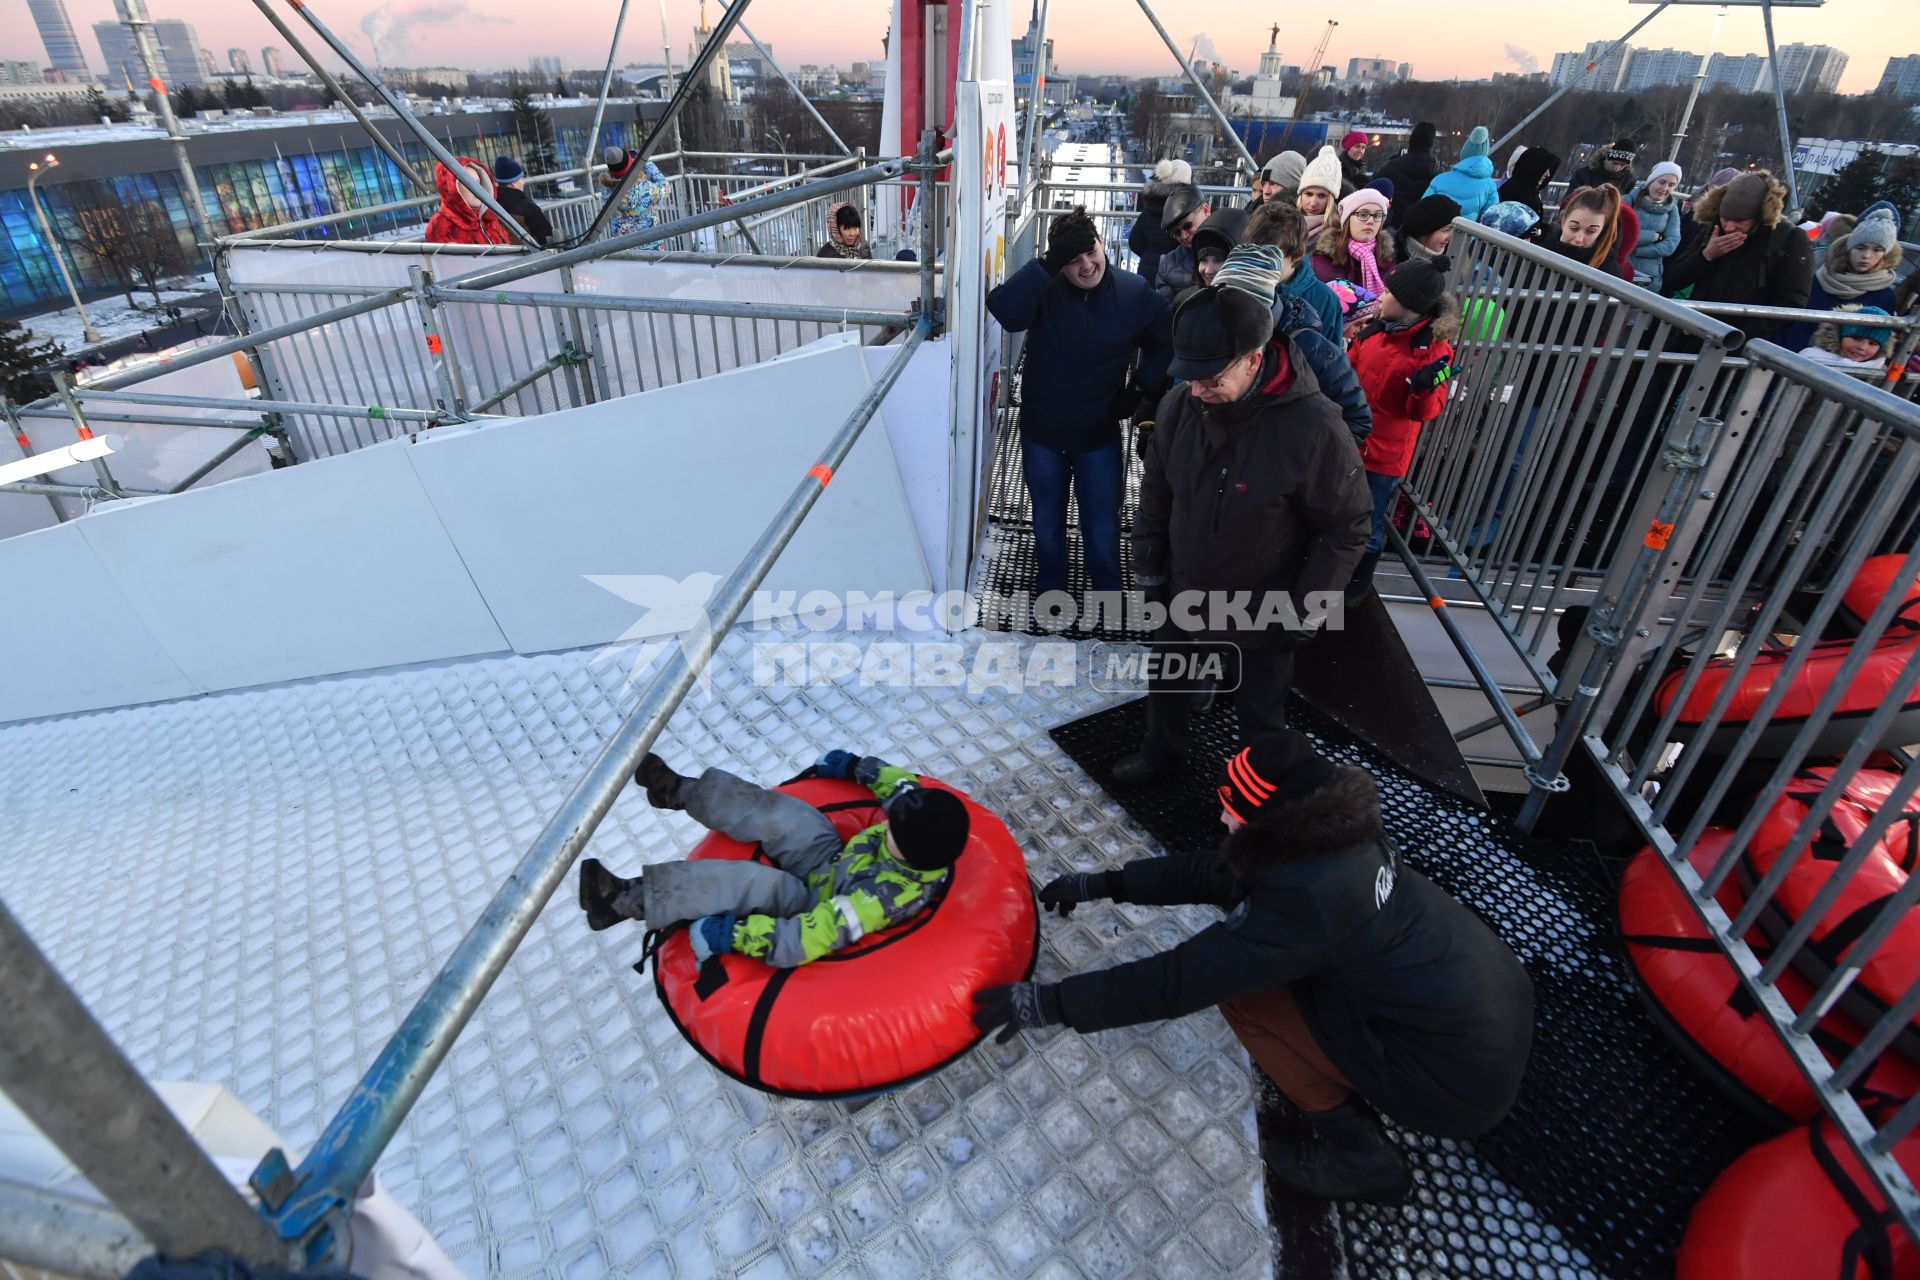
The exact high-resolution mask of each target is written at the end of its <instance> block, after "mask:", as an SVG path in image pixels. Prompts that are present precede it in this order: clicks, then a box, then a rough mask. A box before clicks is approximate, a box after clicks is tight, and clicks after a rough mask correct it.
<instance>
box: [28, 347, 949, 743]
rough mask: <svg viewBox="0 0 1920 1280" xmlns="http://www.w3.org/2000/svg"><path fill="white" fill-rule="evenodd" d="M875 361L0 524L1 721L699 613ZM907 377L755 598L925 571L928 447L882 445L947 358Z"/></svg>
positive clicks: (934, 409)
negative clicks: (50, 520)
mask: <svg viewBox="0 0 1920 1280" xmlns="http://www.w3.org/2000/svg"><path fill="white" fill-rule="evenodd" d="M876 354H879V353H873V352H868V351H866V350H863V349H862V348H860V347H859V346H858V345H857V344H856V343H855V342H854V340H853V339H851V338H850V337H849V338H839V339H835V340H831V341H829V342H826V343H822V344H820V345H819V346H818V347H817V348H816V349H814V350H810V351H806V352H796V353H794V354H793V355H791V356H789V357H786V358H783V359H781V360H778V361H773V362H770V363H768V364H765V365H759V366H755V367H752V368H747V369H740V370H735V371H733V372H731V373H728V374H724V375H721V376H719V377H713V378H706V379H702V380H700V381H699V382H694V383H688V384H684V385H681V386H676V387H670V388H665V389H663V390H660V391H655V392H649V393H647V394H646V395H642V396H634V397H629V398H627V399H625V400H621V401H610V402H607V403H604V404H600V405H592V406H588V407H586V408H583V409H578V410H570V411H568V412H566V413H559V414H550V415H547V416H545V417H541V418H533V419H526V420H521V421H514V422H499V423H482V424H474V425H472V426H463V427H457V428H449V429H446V430H445V431H443V432H437V433H434V434H433V435H431V436H428V437H423V438H422V439H421V440H420V441H419V442H418V443H416V442H413V441H409V440H396V441H391V442H389V443H386V444H383V445H378V446H374V447H372V448H368V449H363V450H360V451H358V452H356V453H354V454H351V455H349V456H346V457H338V458H328V459H323V460H321V461H319V462H314V463H309V464H306V465H303V466H299V467H294V468H291V469H287V470H283V471H276V472H272V473H270V474H267V475H261V476H249V477H244V478H242V479H239V480H236V481H234V482H232V483H230V484H224V485H220V486H218V487H216V488H213V489H207V490H200V489H194V490H190V491H188V492H186V493H183V494H180V495H178V496H175V497H168V498H151V499H143V500H136V501H132V502H122V503H112V504H108V505H107V506H105V507H102V508H101V509H99V510H96V511H95V512H94V513H93V514H91V515H89V516H86V517H84V518H82V519H79V520H75V521H73V522H71V523H68V524H64V525H60V526H58V527H55V528H50V529H40V530H36V531H33V532H30V533H24V534H22V535H20V536H19V537H16V538H12V539H8V540H6V541H4V542H0V584H3V585H0V590H4V592H5V593H6V596H5V598H4V602H3V603H0V648H4V650H5V651H6V652H7V653H8V654H9V655H11V657H12V658H13V659H14V662H15V669H16V670H17V671H18V672H19V673H20V674H21V676H22V678H19V679H15V680H11V681H4V682H0V720H15V719H24V718H28V717H32V716H41V715H52V714H57V713H61V712H69V711H82V710H90V709H94V708H101V707H113V706H123V705H129V704H133V703H141V702H154V701H160V700H164V699H168V698H177V697H181V696H185V695H189V694H193V693H199V692H208V691H212V690H219V689H232V688H240V687H244V686H247V685H253V684H261V683H266V682H270V681H278V680H293V679H300V678H304V677H309V676H317V675H326V674H333V673H339V672H346V671H356V670H366V669H370V668H376V667H383V666H393V665H398V664H402V663H410V662H426V661H433V660H439V659H447V658H457V657H465V656H471V655H477V654H483V653H497V652H501V651H503V650H507V649H510V648H511V649H515V650H518V651H520V652H535V651H539V650H545V649H554V648H566V647H572V646H578V645H593V644H604V643H608V642H610V641H616V640H620V639H623V638H640V637H646V636H659V635H664V634H669V633H672V632H677V631H680V630H682V629H684V628H686V627H688V626H691V625H695V624H696V623H698V622H699V621H700V620H701V619H702V617H703V616H704V614H703V606H704V604H705V600H706V594H707V593H706V590H705V589H706V588H710V587H711V586H712V585H713V583H714V582H715V581H717V580H718V578H719V576H720V575H722V574H724V573H726V572H728V571H730V570H731V569H732V568H733V566H734V564H735V563H736V562H737V561H738V560H739V559H740V558H741V557H742V556H744V554H745V553H746V551H747V549H748V547H749V546H750V545H751V543H752V541H753V540H754V538H756V537H757V536H758V534H759V532H760V530H761V529H762V528H763V527H764V526H765V524H766V522H767V520H768V519H769V518H770V517H771V515H772V513H773V512H774V510H775V509H776V507H777V505H778V504H779V503H781V502H782V501H784V500H785V499H786V498H787V497H788V496H789V495H790V494H791V493H792V492H793V491H794V489H795V487H796V486H797V485H799V484H800V483H801V482H802V480H803V479H804V477H806V475H807V474H808V469H809V468H810V467H811V466H812V465H813V463H814V461H815V459H816V458H817V457H818V456H819V454H820V451H821V449H822V448H823V447H824V445H825V444H826V442H827V441H828V440H829V439H830V438H831V437H832V436H833V434H834V433H835V432H836V431H837V430H838V429H839V428H840V426H841V425H842V424H843V423H844V422H845V420H846V418H847V415H848V414H849V413H850V412H851V411H852V409H853V408H854V406H855V405H856V404H857V403H858V402H859V401H860V399H861V398H862V396H864V395H865V394H866V392H867V391H868V390H869V389H870V388H871V386H872V385H873V375H872V373H871V371H870V369H869V365H868V359H869V357H870V356H871V355H876ZM916 370H917V365H916V366H915V367H910V369H909V371H908V373H909V377H907V378H904V379H903V380H902V382H901V383H900V384H899V385H897V386H896V387H895V388H894V391H893V393H892V395H891V396H889V398H888V400H887V402H886V405H885V406H884V407H883V409H882V414H883V415H884V420H885V425H884V426H883V425H882V424H881V423H878V422H876V423H874V424H872V425H871V426H870V427H869V428H868V430H867V431H866V432H865V433H864V434H863V435H862V437H861V439H860V441H859V443H858V444H857V445H856V446H855V448H854V450H853V452H852V454H851V455H850V456H849V457H848V458H847V459H846V461H845V463H844V465H843V466H842V467H841V468H840V470H839V472H838V473H837V474H835V475H834V476H833V477H832V478H831V481H830V483H829V485H828V488H827V491H826V493H825V494H824V495H823V496H822V498H821V499H820V501H819V503H818V505H817V506H816V508H815V510H814V512H813V514H812V516H811V518H810V519H809V520H808V521H807V522H806V523H805V524H804V525H803V526H802V527H801V529H800V531H799V533H798V534H797V535H796V536H795V538H794V540H793V541H792V542H791V543H790V544H789V545H788V547H787V549H786V551H785V553H784V554H783V555H782V556H781V557H780V559H779V561H778V562H777V563H776V565H775V566H774V569H773V572H772V574H771V575H770V576H769V577H768V579H767V582H766V590H767V592H768V593H769V596H768V597H767V598H768V599H773V600H784V601H785V603H784V604H782V605H778V606H777V607H775V608H772V609H769V610H767V611H765V612H766V613H768V614H772V613H779V612H795V611H798V610H801V609H804V608H805V607H806V606H804V605H802V604H801V603H800V602H801V601H802V600H803V599H804V598H805V597H806V596H807V594H808V593H810V592H826V593H831V596H832V597H833V598H837V599H842V600H844V599H845V598H846V597H849V596H851V595H852V594H853V593H855V592H860V593H863V594H866V595H869V596H872V595H875V594H878V593H893V594H895V595H903V594H905V593H908V592H915V591H924V590H926V589H927V588H928V587H929V586H930V585H931V580H930V575H929V573H928V570H927V563H926V557H925V556H924V555H923V554H922V551H921V545H920V534H919V532H918V525H917V522H916V514H917V513H916V511H915V510H914V509H913V508H912V507H910V506H909V503H908V500H907V488H906V486H907V484H918V483H919V482H920V479H921V478H922V469H923V468H925V467H928V466H931V465H932V463H931V462H928V461H925V460H924V459H920V460H916V458H909V460H908V463H907V466H906V468H905V469H904V470H903V468H902V466H901V465H900V463H898V462H897V461H896V458H895V454H894V450H893V447H892V444H891V440H890V438H891V437H893V436H895V435H896V434H898V435H899V437H900V438H902V439H917V438H918V436H919V434H920V433H923V432H927V431H929V430H930V428H929V427H928V425H927V424H936V426H937V424H939V423H940V422H941V421H942V420H943V418H944V379H943V377H942V375H943V374H944V362H943V360H941V359H935V360H933V361H932V362H931V363H930V364H929V365H928V366H927V367H926V370H925V371H924V372H916ZM909 400H911V401H912V403H909ZM935 434H937V435H941V436H943V435H944V432H943V431H936V432H935ZM921 452H922V453H923V454H924V453H925V450H922V451H921ZM931 456H933V457H936V458H937V454H934V455H931ZM903 475H906V476H908V477H910V478H909V479H908V480H907V481H905V482H903ZM941 505H942V506H943V505H944V504H943V503H942V504H941Z"/></svg>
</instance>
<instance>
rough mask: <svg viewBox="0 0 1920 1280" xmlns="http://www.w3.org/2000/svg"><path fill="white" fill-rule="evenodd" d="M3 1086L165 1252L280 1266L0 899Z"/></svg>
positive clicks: (282, 1257)
mask: <svg viewBox="0 0 1920 1280" xmlns="http://www.w3.org/2000/svg"><path fill="white" fill-rule="evenodd" d="M0 1027H5V1028H6V1034H5V1035H0V1092H4V1093H5V1094H6V1095H7V1096H8V1097H9V1098H11V1099H13V1101H14V1102H15V1104H17V1105H18V1106H19V1107H20V1109H21V1110H22V1111H23V1112H25V1113H26V1115H27V1118H28V1119H30V1120H32V1121H33V1123H34V1124H35V1125H36V1126H37V1127H38V1128H39V1129H40V1131H41V1132H42V1133H44V1134H46V1135H47V1137H48V1138H49V1139H50V1140H51V1141H52V1142H53V1144H54V1145H55V1146H56V1147H58V1148H60V1151H61V1153H62V1154H64V1155H65V1156H66V1157H67V1159H69V1160H71V1161H73V1164H74V1167H75V1168H76V1169H78V1170H79V1171H80V1173H81V1174H82V1175H83V1176H84V1177H85V1178H86V1179H87V1181H89V1182H91V1183H92V1184H93V1185H94V1187H95V1188H97V1189H98V1190H99V1192H100V1194H102V1195H104V1196H105V1197H106V1198H107V1199H108V1201H110V1202H111V1203H112V1204H113V1206H114V1207H115V1208H116V1209H118V1210H119V1211H120V1212H121V1213H123V1214H125V1215H126V1218H127V1220H128V1221H129V1222H131V1223H132V1224H133V1225H134V1227H136V1228H137V1229H138V1230H139V1231H140V1233H141V1234H142V1235H144V1236H146V1238H147V1239H148V1240H149V1241H151V1242H152V1244H153V1247H154V1248H155V1249H157V1250H158V1251H159V1252H160V1253H162V1254H164V1255H165V1256H167V1257H171V1258H191V1257H193V1256H195V1255H196V1254H200V1253H203V1252H205V1251H207V1250H209V1249H221V1250H224V1251H226V1252H228V1253H233V1254H237V1255H238V1256H240V1257H241V1258H244V1259H246V1260H247V1261H248V1262H253V1263H260V1264H275V1265H279V1266H284V1265H286V1263H287V1260H288V1254H287V1248H286V1246H285V1245H283V1244H281V1243H280V1242H279V1240H277V1239H276V1238H275V1236H274V1232H273V1229H272V1228H271V1227H269V1226H268V1225H267V1223H266V1221H265V1220H264V1219H263V1218H261V1216H260V1215H259V1214H257V1213H255V1212H254V1211H253V1209H252V1207H251V1206H250V1205H248V1204H247V1202H246V1201H245V1200H244V1199H242V1198H241V1196H240V1193H239V1192H238V1191H237V1190H235V1189H234V1186H233V1184H232V1183H230V1182H228V1181H227V1178H226V1175H225V1174H223V1173H221V1172H220V1169H219V1167H218V1166H216V1165H215V1164H214V1163H213V1161H212V1159H210V1158H209V1157H208V1155H207V1153H206V1152H205V1151H203V1150H201V1148H200V1144H199V1143H197V1142H195V1141H194V1140H193V1136H192V1135H191V1134H189V1133H188V1132H187V1131H186V1130H185V1129H183V1128H181V1126H180V1122H179V1121H178V1120H176V1119H175V1118H174V1115H173V1113H172V1112H171V1111H169V1110H167V1106H166V1104H165V1103H163V1102H162V1101H160V1098H159V1096H158V1095H157V1094H155V1093H154V1091H153V1089H152V1087H151V1086H149V1085H148V1084H147V1082H146V1080H145V1078H143V1077H142V1076H141V1074H140V1072H139V1071H138V1070H136V1069H135V1068H134V1065H133V1064H132V1063H131V1062H129V1061H127V1058H126V1055H125V1054H123V1053H121V1052H120V1049H119V1046H117V1045H116V1044H114V1042H113V1040H112V1038H111V1037H110V1036H108V1035H107V1033H106V1031H105V1029H104V1028H102V1027H101V1026H100V1024H99V1023H98V1022H96V1021H95V1020H94V1017H93V1015H92V1014H91V1013H89V1012H88V1011H87V1007H86V1005H85V1004H83V1003H81V1001H80V998H79V997H78V996H77V995H75V994H74V992H73V989H72V988H70V987H69V986H67V984H66V981H65V980H64V979H62V978H61V976H60V974H59V972H58V971H56V970H55V969H54V967H53V965H52V964H51V963H50V962H49V961H48V960H47V957H46V955H45V954H44V953H43V952H42V951H41V950H40V948H39V947H38V946H36V945H34V941H33V939H32V938H30V937H28V936H27V932H26V930H25V929H23V928H22V927H21V926H20V922H19V921H18V920H16V919H14V917H13V914H12V912H10V911H8V910H7V907H6V904H5V903H3V902H0Z"/></svg>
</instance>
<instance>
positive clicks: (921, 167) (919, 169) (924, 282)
mask: <svg viewBox="0 0 1920 1280" xmlns="http://www.w3.org/2000/svg"><path fill="white" fill-rule="evenodd" d="M938 136H939V135H938V134H937V133H936V132H935V131H934V130H933V129H931V128H929V129H926V130H925V131H924V132H922V133H921V135H920V145H919V146H918V147H917V148H915V150H914V153H913V169H914V172H915V173H917V174H918V175H919V182H920V188H919V193H918V194H917V195H916V196H915V197H914V204H915V205H916V206H917V207H918V209H919V212H920V314H921V315H923V316H925V317H927V319H928V320H929V321H930V322H931V323H932V324H933V332H934V333H935V334H936V335H937V334H939V333H942V332H944V331H945V329H946V327H947V325H946V316H945V314H944V308H939V310H936V308H938V307H939V303H938V300H936V298H935V297H934V287H933V275H934V272H933V265H934V257H935V256H936V254H937V253H938V250H939V232H940V227H939V215H938V213H937V212H936V211H935V210H934V205H935V203H937V200H936V196H937V195H938V192H939V188H938V187H937V186H936V185H935V179H936V177H937V175H938V174H939V172H940V164H939V160H938V158H937V157H936V155H935V151H934V149H935V147H936V146H937V145H938V142H937V139H938Z"/></svg>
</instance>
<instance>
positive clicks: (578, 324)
mask: <svg viewBox="0 0 1920 1280" xmlns="http://www.w3.org/2000/svg"><path fill="white" fill-rule="evenodd" d="M560 291H561V292H562V293H578V292H579V290H578V289H576V288H575V287H574V280H573V264H571V263H568V264H567V265H565V266H563V267H561V268H560ZM567 323H568V326H569V327H570V328H571V329H572V330H573V345H574V346H575V348H577V349H578V350H579V352H580V354H581V355H582V356H584V357H585V359H586V361H587V365H588V372H587V378H586V386H585V388H584V392H585V396H586V398H585V400H584V401H583V400H582V399H581V394H582V390H583V388H582V387H581V386H580V385H579V377H578V375H577V374H576V373H575V372H574V369H573V366H572V365H568V366H567V382H568V385H570V386H572V387H573V402H574V403H575V404H576V405H578V404H581V403H586V404H592V403H594V402H595V401H597V400H611V399H613V388H612V386H611V384H609V383H608V381H607V363H606V360H605V359H603V358H602V355H601V353H602V352H603V351H604V350H605V347H604V345H603V344H602V342H601V338H600V317H599V316H597V315H596V314H594V313H593V312H592V311H587V312H586V313H585V316H584V318H583V317H582V313H581V311H580V309H578V308H572V309H569V310H568V312H567Z"/></svg>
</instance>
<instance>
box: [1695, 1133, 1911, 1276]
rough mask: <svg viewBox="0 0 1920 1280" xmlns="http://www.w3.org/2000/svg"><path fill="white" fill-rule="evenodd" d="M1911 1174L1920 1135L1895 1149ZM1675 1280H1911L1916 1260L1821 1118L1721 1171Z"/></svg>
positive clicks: (1842, 1143)
mask: <svg viewBox="0 0 1920 1280" xmlns="http://www.w3.org/2000/svg"><path fill="white" fill-rule="evenodd" d="M1893 1154H1894V1159H1895V1160H1896V1161H1898V1162H1899V1164H1900V1167H1901V1168H1902V1169H1904V1170H1906V1173H1907V1176H1908V1177H1910V1178H1911V1177H1915V1176H1916V1175H1920V1136H1916V1135H1909V1136H1908V1137H1907V1138H1905V1139H1904V1140H1902V1141H1901V1143H1900V1145H1899V1146H1897V1147H1895V1148H1894V1153H1893ZM1675 1262H1676V1266H1675V1276H1676V1280H1920V1254H1916V1253H1915V1251H1914V1247H1913V1241H1912V1240H1910V1239H1908V1237H1907V1233H1906V1231H1905V1230H1904V1229H1903V1228H1902V1227H1901V1226H1900V1225H1899V1222H1898V1220H1897V1219H1896V1218H1895V1216H1894V1214H1893V1212H1892V1210H1891V1209H1889V1208H1888V1207H1887V1202H1886V1200H1885V1198H1884V1197H1882V1196H1881V1195H1880V1192H1879V1189H1878V1188H1877V1187H1875V1186H1874V1185H1873V1182H1872V1180H1871V1179H1870V1178H1869V1177H1868V1176H1867V1171H1866V1170H1865V1169H1864V1168H1862V1167H1861V1165H1860V1161H1859V1160H1858V1159H1857V1158H1855V1156H1854V1154H1853V1152H1852V1151H1850V1150H1848V1149H1847V1145H1846V1142H1845V1140H1844V1139H1842V1138H1841V1137H1840V1136H1839V1135H1838V1134H1837V1133H1835V1132H1834V1130H1833V1126H1832V1125H1831V1124H1830V1123H1829V1122H1828V1121H1827V1119H1826V1117H1824V1116H1823V1117H1821V1118H1820V1119H1819V1120H1816V1121H1815V1122H1814V1123H1813V1124H1812V1125H1809V1126H1806V1127H1803V1128H1796V1129H1792V1130H1789V1131H1788V1132H1786V1133H1783V1134H1781V1135H1780V1136H1779V1137H1777V1138H1774V1139H1772V1140H1771V1141H1768V1142H1763V1143H1761V1144H1760V1145H1759V1146H1757V1147H1755V1148H1754V1149H1753V1150H1751V1151H1749V1152H1747V1154H1745V1155H1743V1156H1741V1157H1740V1158H1739V1159H1738V1160H1735V1161H1734V1162H1733V1163H1732V1164H1730V1165H1728V1166H1727V1168H1726V1170H1725V1171H1724V1172H1722V1173H1721V1175H1720V1176H1719V1177H1718V1178H1715V1179H1714V1182H1713V1185H1712V1186H1711V1187H1708V1188H1707V1193H1706V1195H1704V1196H1702V1197H1701V1198H1700V1203H1699V1204H1697V1205H1695V1206H1694V1209H1693V1215H1692V1216H1691V1217H1690V1218H1688V1219H1687V1233H1686V1235H1685V1236H1684V1237H1683V1238H1682V1239H1681V1241H1680V1249H1679V1252H1678V1254H1677V1255H1676V1257H1675Z"/></svg>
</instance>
